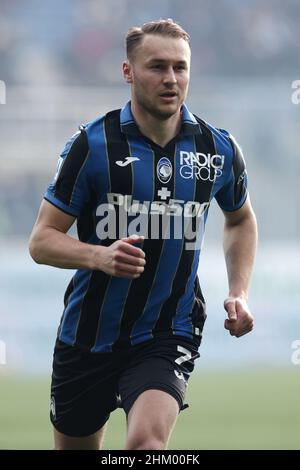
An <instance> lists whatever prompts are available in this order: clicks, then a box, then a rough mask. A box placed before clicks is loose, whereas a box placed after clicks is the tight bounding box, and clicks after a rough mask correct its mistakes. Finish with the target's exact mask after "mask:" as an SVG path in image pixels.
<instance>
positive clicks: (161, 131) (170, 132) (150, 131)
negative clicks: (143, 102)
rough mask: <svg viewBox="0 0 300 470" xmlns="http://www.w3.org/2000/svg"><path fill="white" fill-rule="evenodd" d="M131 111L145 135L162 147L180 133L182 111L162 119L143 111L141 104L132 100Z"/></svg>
mask: <svg viewBox="0 0 300 470" xmlns="http://www.w3.org/2000/svg"><path fill="white" fill-rule="evenodd" d="M131 112H132V114H133V117H134V119H135V122H136V123H137V125H138V127H139V130H140V131H141V133H142V134H143V135H145V136H146V137H148V138H149V139H151V140H152V141H153V142H154V143H156V144H157V145H159V146H160V147H165V146H166V145H167V143H168V142H170V140H172V139H174V137H175V136H176V135H177V134H178V132H179V130H180V127H181V113H180V110H179V111H178V114H174V115H173V116H171V117H170V118H169V119H166V120H161V119H158V118H155V116H152V115H151V114H150V113H147V112H145V111H143V112H141V110H140V108H139V106H137V105H136V104H135V103H134V102H131Z"/></svg>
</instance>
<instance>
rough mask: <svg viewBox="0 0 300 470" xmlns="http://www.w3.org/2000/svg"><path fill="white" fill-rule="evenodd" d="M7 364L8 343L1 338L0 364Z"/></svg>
mask: <svg viewBox="0 0 300 470" xmlns="http://www.w3.org/2000/svg"><path fill="white" fill-rule="evenodd" d="M5 364H6V344H5V342H4V341H1V340H0V365H2V366H4V365H5Z"/></svg>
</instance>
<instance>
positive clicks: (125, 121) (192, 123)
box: [120, 101, 202, 136]
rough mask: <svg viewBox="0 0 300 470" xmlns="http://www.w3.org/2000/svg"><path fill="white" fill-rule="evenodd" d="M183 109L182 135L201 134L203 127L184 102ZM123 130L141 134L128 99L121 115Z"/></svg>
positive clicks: (126, 132) (180, 133)
mask: <svg viewBox="0 0 300 470" xmlns="http://www.w3.org/2000/svg"><path fill="white" fill-rule="evenodd" d="M181 111H182V125H181V129H180V132H179V135H180V136H186V135H195V134H201V133H202V131H201V128H200V125H199V124H198V122H197V120H196V118H195V116H194V115H193V114H192V113H191V112H190V111H189V110H188V107H187V106H186V105H185V104H184V103H183V105H182V107H181ZM120 125H121V131H122V132H123V133H124V134H131V135H140V134H141V133H140V131H139V128H138V126H137V124H136V122H135V120H134V117H133V114H132V112H131V102H130V101H128V103H126V105H125V106H124V108H123V109H122V110H121V115H120Z"/></svg>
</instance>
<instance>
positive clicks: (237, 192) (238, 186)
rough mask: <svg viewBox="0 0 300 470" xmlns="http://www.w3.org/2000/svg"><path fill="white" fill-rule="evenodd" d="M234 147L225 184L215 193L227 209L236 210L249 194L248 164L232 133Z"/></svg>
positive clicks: (231, 138) (218, 200)
mask: <svg viewBox="0 0 300 470" xmlns="http://www.w3.org/2000/svg"><path fill="white" fill-rule="evenodd" d="M228 138H229V141H230V144H231V147H232V151H233V153H232V164H231V166H230V168H229V175H228V177H227V178H226V180H225V183H224V185H223V186H222V187H221V188H220V190H219V191H218V192H217V194H216V195H215V198H216V200H217V202H218V204H219V206H220V207H221V209H223V210H225V211H229V212H232V211H236V210H238V209H240V208H241V207H242V205H243V204H244V202H245V201H246V199H247V194H248V189H247V188H248V177H247V170H246V164H245V160H244V156H243V153H242V150H241V148H240V147H239V145H238V144H237V142H236V140H235V139H234V137H233V136H232V135H230V134H229V136H228Z"/></svg>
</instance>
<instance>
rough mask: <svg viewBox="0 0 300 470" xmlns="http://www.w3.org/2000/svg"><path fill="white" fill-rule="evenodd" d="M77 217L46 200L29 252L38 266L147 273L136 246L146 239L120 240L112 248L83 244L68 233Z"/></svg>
mask: <svg viewBox="0 0 300 470" xmlns="http://www.w3.org/2000/svg"><path fill="white" fill-rule="evenodd" d="M74 221H75V217H73V216H71V215H68V214H66V213H64V212H63V211H61V210H59V209H57V208H56V207H55V206H53V205H52V204H50V203H49V202H47V201H46V200H44V201H43V202H42V204H41V207H40V210H39V214H38V218H37V221H36V223H35V225H34V227H33V230H32V233H31V237H30V241H29V252H30V255H31V256H32V258H33V259H34V261H35V262H36V263H39V264H47V265H50V266H55V267H58V268H65V269H90V270H100V271H104V272H105V273H106V274H108V275H111V276H117V277H125V278H128V279H135V278H137V277H139V276H140V275H141V274H142V272H143V271H144V265H145V253H144V252H143V251H142V250H141V249H140V248H137V247H135V246H133V244H134V243H140V242H142V241H143V237H138V236H135V235H133V236H131V237H129V238H128V239H126V241H124V240H117V241H116V242H114V243H112V244H111V245H110V246H109V247H105V246H101V245H92V244H89V243H84V242H81V241H79V240H76V239H75V238H73V237H71V236H69V235H68V234H67V232H68V230H69V229H70V227H71V226H72V225H73V223H74Z"/></svg>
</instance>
